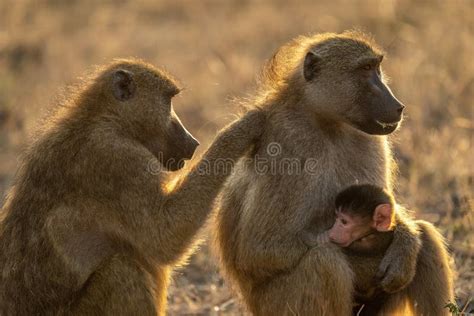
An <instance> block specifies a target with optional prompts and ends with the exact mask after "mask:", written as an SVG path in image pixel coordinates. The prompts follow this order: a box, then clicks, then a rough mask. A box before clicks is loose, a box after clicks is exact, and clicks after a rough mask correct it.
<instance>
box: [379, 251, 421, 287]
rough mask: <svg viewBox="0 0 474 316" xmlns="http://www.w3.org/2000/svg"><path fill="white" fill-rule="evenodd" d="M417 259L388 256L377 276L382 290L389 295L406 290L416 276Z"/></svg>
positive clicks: (401, 255) (381, 264) (400, 255)
mask: <svg viewBox="0 0 474 316" xmlns="http://www.w3.org/2000/svg"><path fill="white" fill-rule="evenodd" d="M415 272H416V257H415V258H411V256H405V255H404V254H401V253H399V254H398V255H396V256H395V255H393V256H390V255H386V256H385V257H384V258H383V260H382V262H381V263H380V266H379V269H378V271H377V274H376V278H377V280H379V282H380V285H381V286H382V289H383V290H384V291H386V292H387V293H394V292H397V291H400V290H402V289H403V288H405V287H406V286H407V285H408V284H409V283H410V282H411V281H412V280H413V277H414V276H415Z"/></svg>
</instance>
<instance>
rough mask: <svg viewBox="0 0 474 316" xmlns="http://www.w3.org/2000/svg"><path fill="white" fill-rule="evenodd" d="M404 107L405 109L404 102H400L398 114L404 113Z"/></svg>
mask: <svg viewBox="0 0 474 316" xmlns="http://www.w3.org/2000/svg"><path fill="white" fill-rule="evenodd" d="M403 109H405V106H404V105H403V104H400V107H399V108H398V109H397V112H398V114H400V115H401V114H402V113H403Z"/></svg>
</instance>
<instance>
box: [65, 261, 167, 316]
mask: <svg viewBox="0 0 474 316" xmlns="http://www.w3.org/2000/svg"><path fill="white" fill-rule="evenodd" d="M158 277H159V278H160V276H158ZM162 277H165V276H162ZM166 281H167V280H158V282H157V280H156V276H153V275H152V274H151V273H149V272H148V271H147V270H145V269H144V268H143V267H142V266H141V265H140V264H139V263H137V262H135V261H134V260H132V259H130V258H125V257H123V256H115V257H113V258H112V259H111V260H110V261H109V262H108V263H107V264H105V265H104V266H103V267H101V268H100V269H98V270H97V271H96V272H95V273H94V274H93V275H92V277H91V279H90V280H88V282H87V283H86V286H85V288H84V289H83V291H84V293H83V295H81V297H80V298H79V300H78V301H77V302H76V303H75V304H73V306H72V309H71V311H72V314H73V315H111V316H112V315H143V316H146V315H150V316H151V315H153V316H156V315H164V313H165V311H164V310H161V309H164V306H165V298H166V294H165V285H166V283H167V282H166ZM157 285H159V286H160V287H161V288H160V289H158V288H157ZM157 293H160V297H158V298H157V297H156V294H157Z"/></svg>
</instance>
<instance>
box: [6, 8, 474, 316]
mask: <svg viewBox="0 0 474 316" xmlns="http://www.w3.org/2000/svg"><path fill="white" fill-rule="evenodd" d="M354 27H358V28H362V29H364V30H366V31H368V32H370V33H372V34H373V35H374V36H375V38H376V39H377V40H378V42H380V43H381V44H382V45H383V46H384V47H385V48H386V49H387V51H388V53H389V58H388V59H387V60H386V62H385V70H386V71H387V73H388V74H389V75H390V76H391V77H392V84H391V86H392V88H393V90H394V91H395V92H396V94H397V95H398V97H399V98H400V99H401V100H402V101H403V102H404V103H405V104H406V105H407V117H406V120H405V123H404V126H403V127H402V128H401V130H400V131H399V132H397V134H396V136H395V139H396V140H395V145H394V149H395V154H396V158H397V160H398V162H399V164H400V173H399V186H398V187H397V190H398V198H399V200H401V201H402V202H403V203H404V204H406V205H408V206H409V207H410V208H412V209H413V210H415V211H416V214H417V216H418V217H420V218H425V219H428V220H430V221H432V222H434V223H435V224H436V225H437V226H438V227H439V228H440V230H441V231H442V233H443V235H444V236H446V238H447V240H448V241H449V244H450V245H451V249H452V251H453V253H454V254H455V260H456V266H457V268H458V271H459V278H458V280H457V282H456V289H457V295H458V296H459V298H460V301H462V302H466V301H467V300H468V298H469V297H470V296H472V295H473V294H474V271H473V270H474V268H473V266H474V263H473V254H474V250H473V245H474V232H473V228H474V223H473V221H474V216H473V213H474V212H473V209H474V208H473V203H474V200H473V181H474V180H473V168H474V167H473V161H474V159H473V154H474V152H473V143H472V140H473V131H474V121H473V111H474V109H473V99H474V62H473V60H472V58H473V57H472V56H474V2H473V1H469V0H464V1H457V0H451V1H450V0H445V1H416V2H415V1H413V2H412V1H408V0H380V1H362V0H359V1H350V0H331V1H324V2H323V1H288V0H287V1H264V0H261V1H249V0H246V1H217V0H216V1H177V0H169V1H164V0H162V1H152V0H142V1H133V2H132V1H125V0H123V1H115V2H112V1H79V0H74V1H73V0H70V1H66V0H65V1H61V0H49V1H41V0H37V1H35V0H16V1H14V0H11V1H9V0H0V197H1V196H2V195H3V194H4V193H5V190H6V188H7V186H8V183H9V182H10V181H11V177H12V175H13V173H14V170H15V168H16V166H17V157H18V154H19V152H21V150H22V148H23V146H24V144H25V141H26V140H27V138H28V135H29V133H30V132H31V131H32V130H33V129H34V127H35V122H37V121H38V118H39V117H41V116H42V115H44V113H45V112H46V109H47V108H48V107H49V106H50V105H51V104H54V103H55V99H56V98H57V96H58V95H61V88H63V87H65V86H66V85H68V84H70V83H74V82H75V80H76V78H77V77H78V76H80V75H81V73H83V72H84V71H86V70H88V69H90V68H91V65H94V64H100V63H104V62H107V61H109V60H110V59H111V58H113V57H127V56H137V57H141V58H144V59H145V60H148V61H150V62H152V63H154V64H156V65H161V66H163V65H164V66H166V68H167V69H168V70H169V71H171V72H172V73H173V74H175V75H176V76H177V77H178V78H180V79H181V80H182V81H183V83H184V84H185V86H186V87H187V89H186V91H185V93H183V95H182V97H179V98H178V99H177V100H176V102H175V108H176V110H177V112H178V113H179V115H180V116H181V117H182V119H183V121H184V123H185V124H186V125H187V126H189V129H190V130H191V131H192V132H193V133H194V134H195V135H196V136H197V137H198V138H199V139H200V140H201V143H202V144H203V145H202V146H201V147H202V148H205V147H206V146H207V145H208V144H209V142H210V140H212V136H213V135H214V134H215V133H216V131H217V130H218V129H219V128H220V127H222V126H223V125H224V124H225V123H227V122H229V121H231V120H232V118H233V114H232V113H235V112H236V111H237V110H238V109H237V106H236V105H235V103H233V102H231V99H232V98H233V97H245V95H246V94H249V93H252V91H253V90H252V87H253V84H254V79H255V75H256V73H257V72H258V70H259V68H260V66H261V65H262V63H263V62H264V60H265V59H266V58H268V57H270V56H271V54H272V53H273V51H274V50H275V49H276V48H277V47H278V46H280V45H281V44H283V43H284V42H286V41H287V40H289V39H291V38H292V37H294V36H296V35H298V34H308V33H312V32H322V31H336V32H338V31H342V30H345V29H348V28H354ZM2 204H3V202H0V206H1V205H2ZM214 262H215V260H214V259H213V258H212V256H211V255H210V253H209V251H208V248H207V246H206V245H205V244H204V246H203V247H202V248H201V249H200V250H199V251H198V252H197V253H196V254H195V255H194V256H193V257H192V259H191V264H190V265H189V266H187V267H185V268H182V269H181V270H179V271H177V272H176V273H175V276H174V283H173V286H172V288H171V290H170V295H169V312H170V314H171V315H182V314H218V313H219V314H220V313H222V314H239V313H241V312H240V307H239V304H238V302H237V301H236V300H235V299H233V298H232V296H231V294H230V292H229V290H228V288H227V287H226V285H225V284H224V282H223V280H222V278H221V277H220V275H219V273H218V270H217V268H216V266H215V263H214Z"/></svg>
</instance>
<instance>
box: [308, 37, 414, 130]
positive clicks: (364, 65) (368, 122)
mask: <svg viewBox="0 0 474 316" xmlns="http://www.w3.org/2000/svg"><path fill="white" fill-rule="evenodd" d="M308 46H309V47H308V48H307V49H306V51H305V55H304V59H303V61H302V74H301V76H302V77H303V79H304V92H303V94H304V98H305V100H306V104H309V105H310V108H311V109H313V110H314V111H316V112H317V113H319V114H323V115H326V116H327V117H329V118H334V119H336V120H342V121H344V122H346V123H348V124H350V125H352V126H353V127H355V128H357V129H359V130H361V131H363V132H365V133H368V134H374V135H386V134H390V133H391V132H393V131H394V130H395V129H396V128H397V127H398V125H399V122H400V121H401V119H402V113H403V109H404V107H405V106H404V105H403V104H402V103H401V102H400V101H398V100H397V98H396V97H395V96H394V95H393V93H392V91H391V90H390V88H389V87H388V86H387V84H386V83H385V82H384V75H383V72H382V70H381V63H382V60H383V53H382V52H381V51H380V49H378V48H377V47H376V46H375V44H373V43H371V40H370V39H368V38H367V37H366V36H364V35H361V34H358V33H354V32H352V33H350V32H346V33H342V34H323V35H320V36H319V37H318V36H317V37H316V39H315V40H314V39H313V42H312V43H311V44H310V45H308Z"/></svg>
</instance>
